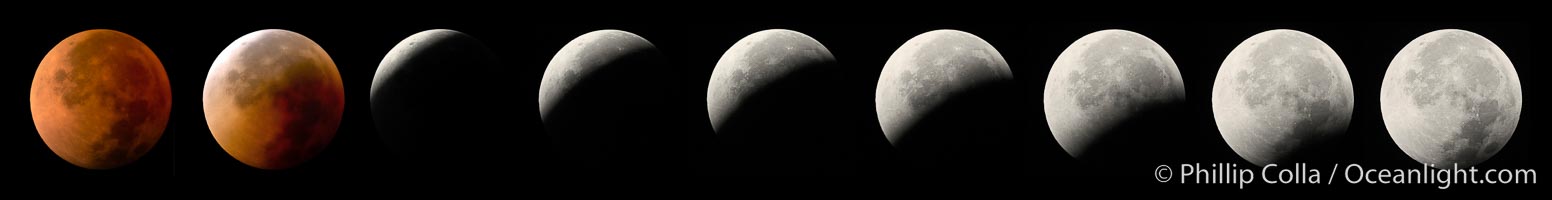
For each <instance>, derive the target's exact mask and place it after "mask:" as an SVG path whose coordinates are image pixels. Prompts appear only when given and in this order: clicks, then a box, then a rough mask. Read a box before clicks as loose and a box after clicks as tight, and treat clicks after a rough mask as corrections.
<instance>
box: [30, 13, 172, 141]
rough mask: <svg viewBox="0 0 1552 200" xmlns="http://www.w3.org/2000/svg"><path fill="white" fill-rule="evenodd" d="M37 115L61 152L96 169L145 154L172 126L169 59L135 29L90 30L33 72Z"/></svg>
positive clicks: (37, 122) (59, 48)
mask: <svg viewBox="0 0 1552 200" xmlns="http://www.w3.org/2000/svg"><path fill="white" fill-rule="evenodd" d="M30 102H31V103H32V120H33V123H34V125H37V128H38V135H39V136H42V138H43V142H44V143H45V144H48V147H49V149H51V150H53V151H54V154H58V155H59V157H60V158H63V159H65V161H68V162H70V164H75V165H76V166H80V167H84V168H88V169H110V168H115V167H119V166H123V165H126V164H129V163H131V162H134V161H135V160H137V159H140V156H142V155H145V154H146V152H148V151H150V150H151V147H153V146H155V145H156V141H157V139H159V138H161V136H162V131H163V130H165V129H166V128H167V120H168V114H169V112H170V111H171V109H172V89H171V86H170V85H169V84H168V81H167V72H166V70H164V69H162V61H161V60H159V59H157V58H156V54H155V53H152V52H151V48H150V47H146V45H145V44H143V43H140V40H137V39H135V38H134V37H130V36H129V35H128V34H124V33H122V32H118V31H113V30H104V29H98V30H89V31H84V32H80V33H76V34H75V35H71V36H70V37H68V38H65V40H64V41H60V42H59V44H58V45H55V46H54V49H52V50H49V53H48V55H46V56H44V57H43V62H42V63H41V64H38V72H37V74H36V76H34V77H33V79H32V95H31V97H30Z"/></svg>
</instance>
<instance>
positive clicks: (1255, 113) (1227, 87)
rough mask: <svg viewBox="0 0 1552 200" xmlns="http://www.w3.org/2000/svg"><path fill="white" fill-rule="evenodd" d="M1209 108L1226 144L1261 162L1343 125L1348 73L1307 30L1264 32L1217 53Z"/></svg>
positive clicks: (1349, 101)
mask: <svg viewBox="0 0 1552 200" xmlns="http://www.w3.org/2000/svg"><path fill="white" fill-rule="evenodd" d="M1212 107H1213V119H1214V120H1216V121H1217V122H1218V131H1220V132H1221V133H1222V134H1223V140H1224V141H1226V142H1228V144H1229V147H1230V148H1233V149H1234V152H1235V153H1238V154H1239V156H1240V157H1242V158H1245V160H1247V161H1250V162H1251V163H1254V164H1256V165H1262V166H1265V165H1267V164H1272V163H1277V162H1283V161H1286V159H1288V157H1289V156H1290V155H1293V154H1295V153H1298V152H1299V151H1301V150H1303V149H1308V148H1320V147H1319V146H1316V145H1315V144H1317V143H1319V142H1322V141H1325V140H1326V139H1329V138H1332V137H1333V136H1336V135H1338V134H1343V133H1345V132H1347V126H1348V123H1349V121H1350V120H1351V118H1352V114H1353V84H1352V78H1350V77H1349V76H1348V74H1347V66H1346V65H1344V64H1342V59H1341V58H1339V57H1338V56H1337V54H1336V51H1334V50H1332V49H1331V47H1330V46H1327V45H1326V43H1325V42H1322V41H1320V39H1317V38H1315V36H1311V35H1309V34H1306V33H1304V32H1299V31H1295V30H1286V29H1279V30H1271V31H1266V32H1262V33H1260V34H1256V35H1255V36H1251V37H1250V38H1249V39H1245V41H1244V42H1242V43H1240V44H1239V46H1238V47H1235V48H1234V51H1232V52H1230V53H1229V56H1228V57H1227V58H1225V59H1224V60H1223V66H1222V67H1220V68H1219V69H1218V77H1217V79H1216V80H1214V81H1213V92H1212Z"/></svg>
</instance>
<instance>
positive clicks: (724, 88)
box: [706, 29, 835, 131]
mask: <svg viewBox="0 0 1552 200" xmlns="http://www.w3.org/2000/svg"><path fill="white" fill-rule="evenodd" d="M833 62H835V56H834V55H831V54H830V50H829V49H826V48H825V47H824V45H823V44H819V41H818V40H814V38H812V37H809V36H808V35H805V34H803V33H799V32H797V31H791V30H785V29H772V30H765V31H760V32H756V33H754V34H750V35H749V36H746V37H744V39H740V40H738V42H737V43H735V44H733V47H732V48H729V49H728V51H727V52H726V53H723V54H722V58H721V60H718V61H717V66H716V67H715V68H714V69H713V70H712V72H711V83H709V84H708V85H707V89H706V114H707V116H708V117H710V118H711V125H712V128H713V129H714V130H716V131H722V130H723V128H724V126H725V125H724V122H725V121H727V120H728V119H727V118H728V117H730V116H731V115H732V113H733V112H734V109H736V108H738V107H739V106H740V105H741V104H742V103H743V102H744V101H746V100H747V99H746V98H749V96H750V95H752V94H754V93H755V92H757V91H759V90H761V89H762V88H765V87H767V86H769V85H770V84H771V82H773V81H776V80H779V79H782V78H784V77H786V76H790V75H791V74H792V73H795V72H797V71H800V70H803V69H805V68H812V67H823V65H822V64H825V63H833Z"/></svg>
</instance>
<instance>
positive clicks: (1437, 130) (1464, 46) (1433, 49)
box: [1380, 29, 1523, 168]
mask: <svg viewBox="0 0 1552 200" xmlns="http://www.w3.org/2000/svg"><path fill="white" fill-rule="evenodd" d="M1521 95H1522V94H1521V90H1520V77H1519V75H1518V73H1517V72H1515V70H1514V64H1513V63H1510V62H1509V57H1508V56H1507V55H1505V54H1504V52H1503V50H1500V49H1498V45H1496V44H1493V42H1492V41H1488V40H1487V38H1484V37H1482V36H1481V35H1477V34H1476V33H1472V32H1469V31H1464V30H1455V29H1447V30H1438V31H1434V32H1430V33H1428V34H1424V35H1423V36H1419V37H1417V39H1415V40H1412V42H1411V43H1409V44H1407V45H1406V47H1405V48H1402V49H1401V52H1400V53H1397V54H1396V57H1395V59H1393V60H1391V61H1390V67H1389V68H1388V69H1386V70H1385V81H1384V83H1382V84H1381V86H1380V113H1381V114H1383V116H1384V119H1385V129H1387V130H1389V131H1390V136H1391V138H1392V139H1394V140H1395V141H1396V145H1397V146H1400V147H1401V150H1403V151H1405V152H1406V154H1407V156H1411V157H1412V159H1414V160H1417V161H1418V162H1421V163H1424V164H1431V165H1433V166H1434V167H1437V168H1451V167H1454V165H1453V164H1460V165H1461V167H1465V166H1473V165H1476V164H1478V163H1481V162H1482V161H1486V160H1487V159H1488V158H1491V157H1493V154H1497V153H1498V150H1500V149H1503V145H1504V144H1505V143H1508V142H1509V137H1510V136H1512V135H1514V129H1515V128H1516V127H1517V126H1518V125H1519V122H1520V109H1521V108H1522V107H1523V104H1522V103H1523V102H1521Z"/></svg>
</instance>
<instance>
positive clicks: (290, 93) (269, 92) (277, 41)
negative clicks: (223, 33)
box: [204, 29, 345, 170]
mask: <svg viewBox="0 0 1552 200" xmlns="http://www.w3.org/2000/svg"><path fill="white" fill-rule="evenodd" d="M204 103H205V104H204V105H205V121H206V123H208V124H209V126H210V134H211V135H212V136H214V137H215V139H216V143H219V144H220V145H221V148H222V149H225V150H226V153H227V154H231V155H232V157H233V158H236V159H237V161H240V162H242V163H243V164H247V165H248V166H253V167H256V168H260V169H269V170H278V169H287V168H291V167H295V166H297V165H300V164H302V162H304V161H307V160H309V159H312V157H313V156H316V155H318V153H319V152H322V151H323V149H324V147H325V146H327V145H328V144H329V141H330V140H332V139H333V138H334V134H335V130H336V129H338V128H339V124H340V117H341V115H342V114H344V110H345V88H344V84H343V82H342V81H341V80H340V74H339V70H338V69H336V68H335V66H334V60H333V59H331V58H330V57H329V54H328V53H327V52H324V51H323V47H320V46H318V44H317V43H314V42H313V41H312V40H311V39H308V38H307V37H306V36H302V35H301V34H297V33H295V32H291V31H287V30H279V29H267V30H260V31H255V32H253V33H248V34H247V35H243V36H242V37H241V38H238V39H237V41H233V42H232V44H231V45H229V46H227V47H226V49H225V50H222V51H221V54H220V55H218V56H216V60H215V62H214V64H212V65H211V67H210V74H209V76H207V77H206V78H205V93H204Z"/></svg>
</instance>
